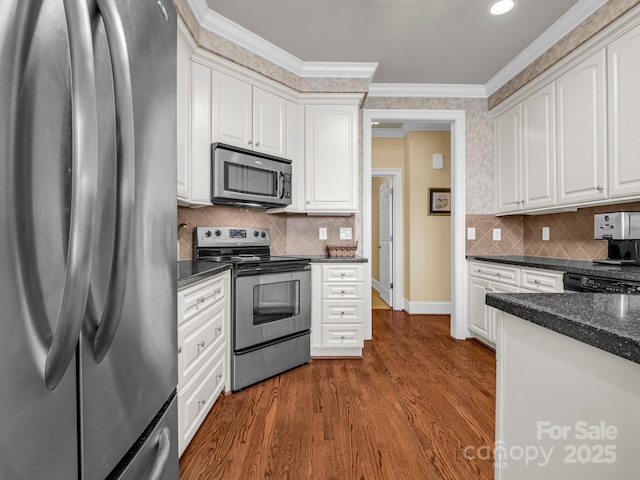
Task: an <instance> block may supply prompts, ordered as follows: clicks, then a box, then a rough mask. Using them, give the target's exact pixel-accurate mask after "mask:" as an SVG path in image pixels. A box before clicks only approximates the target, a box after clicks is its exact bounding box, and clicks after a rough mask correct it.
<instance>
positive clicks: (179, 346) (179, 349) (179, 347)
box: [178, 345, 182, 353]
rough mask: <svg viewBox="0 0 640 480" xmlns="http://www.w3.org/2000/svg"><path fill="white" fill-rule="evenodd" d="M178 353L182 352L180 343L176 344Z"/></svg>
mask: <svg viewBox="0 0 640 480" xmlns="http://www.w3.org/2000/svg"><path fill="white" fill-rule="evenodd" d="M178 353H182V345H178Z"/></svg>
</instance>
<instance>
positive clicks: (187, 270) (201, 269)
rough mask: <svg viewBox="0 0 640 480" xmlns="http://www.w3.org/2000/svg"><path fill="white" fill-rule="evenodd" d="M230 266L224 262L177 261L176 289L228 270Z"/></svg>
mask: <svg viewBox="0 0 640 480" xmlns="http://www.w3.org/2000/svg"><path fill="white" fill-rule="evenodd" d="M230 269H231V264H230V263H225V262H211V261H208V260H179V261H178V288H179V289H180V288H183V287H186V286H187V285H191V284H192V283H195V282H199V281H200V280H205V279H206V278H208V277H212V276H213V275H217V274H218V273H222V272H224V271H225V270H230Z"/></svg>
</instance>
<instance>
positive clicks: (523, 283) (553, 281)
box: [467, 261, 563, 347]
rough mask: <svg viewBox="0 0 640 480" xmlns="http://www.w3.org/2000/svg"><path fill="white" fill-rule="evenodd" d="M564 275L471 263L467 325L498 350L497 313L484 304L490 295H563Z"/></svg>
mask: <svg viewBox="0 0 640 480" xmlns="http://www.w3.org/2000/svg"><path fill="white" fill-rule="evenodd" d="M562 275H563V272H555V271H550V270H543V269H538V268H521V267H517V266H511V265H504V264H495V263H490V262H478V261H472V262H469V277H468V289H467V290H468V314H467V326H468V327H469V330H471V331H472V332H473V333H474V334H475V335H476V337H477V338H478V339H480V340H482V341H483V342H484V343H488V344H489V345H491V346H493V347H495V344H496V315H497V310H496V309H495V308H492V307H489V306H488V305H486V304H485V297H486V295H487V293H555V292H562V291H563V287H562Z"/></svg>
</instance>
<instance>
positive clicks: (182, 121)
mask: <svg viewBox="0 0 640 480" xmlns="http://www.w3.org/2000/svg"><path fill="white" fill-rule="evenodd" d="M176 83H177V97H176V101H177V132H176V133H177V144H178V151H177V156H176V158H177V162H178V198H179V199H184V200H188V199H189V196H190V194H191V185H190V179H191V159H190V154H189V148H190V142H191V133H190V132H191V110H190V106H191V62H190V61H189V51H188V49H187V46H186V45H185V44H184V41H183V40H182V38H181V37H180V35H178V50H177V78H176Z"/></svg>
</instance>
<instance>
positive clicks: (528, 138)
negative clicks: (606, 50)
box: [522, 83, 556, 209]
mask: <svg viewBox="0 0 640 480" xmlns="http://www.w3.org/2000/svg"><path fill="white" fill-rule="evenodd" d="M555 116H556V105H555V85H554V83H551V84H549V85H547V86H546V87H544V88H542V89H540V90H538V91H537V92H536V93H534V94H533V95H531V96H530V97H529V98H527V99H525V100H524V101H523V102H522V190H523V191H522V195H523V196H522V208H523V209H532V208H541V207H549V206H552V205H554V204H555V202H556V130H555Z"/></svg>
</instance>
